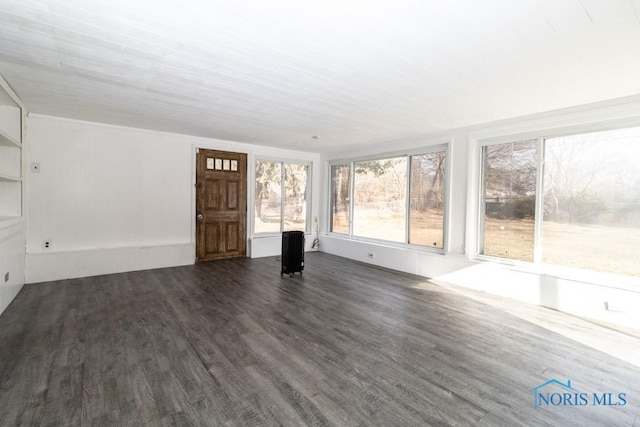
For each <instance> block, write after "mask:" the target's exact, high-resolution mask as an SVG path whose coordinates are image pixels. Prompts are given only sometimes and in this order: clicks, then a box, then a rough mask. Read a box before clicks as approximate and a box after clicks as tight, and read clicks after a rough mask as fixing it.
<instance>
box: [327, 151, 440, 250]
mask: <svg viewBox="0 0 640 427" xmlns="http://www.w3.org/2000/svg"><path fill="white" fill-rule="evenodd" d="M445 157H446V156H445V151H444V150H443V149H442V146H440V147H439V148H438V149H435V150H434V151H432V152H427V153H423V154H422V153H421V154H417V155H403V156H394V157H388V158H383V159H375V160H357V161H353V162H349V163H340V164H335V165H332V166H331V203H330V205H331V221H330V226H331V231H332V232H333V233H340V234H346V235H349V236H356V237H364V238H370V239H376V240H384V241H388V242H397V243H407V244H412V245H420V246H429V247H434V248H438V249H442V248H443V247H444V244H443V241H444V215H443V212H444V191H445V190H444V189H445V180H444V177H445V174H444V168H445Z"/></svg>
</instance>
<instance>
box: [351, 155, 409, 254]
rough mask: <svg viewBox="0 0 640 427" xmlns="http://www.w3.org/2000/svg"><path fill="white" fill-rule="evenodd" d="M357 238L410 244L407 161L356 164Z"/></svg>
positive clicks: (399, 159) (393, 159)
mask: <svg viewBox="0 0 640 427" xmlns="http://www.w3.org/2000/svg"><path fill="white" fill-rule="evenodd" d="M354 167H355V177H354V178H355V181H354V193H355V194H354V206H353V235H355V236H362V237H371V238H374V239H381V240H388V241H392V242H406V240H405V239H406V236H405V233H406V216H407V211H406V192H407V158H406V157H399V158H392V159H384V160H372V161H364V162H356V163H355V164H354Z"/></svg>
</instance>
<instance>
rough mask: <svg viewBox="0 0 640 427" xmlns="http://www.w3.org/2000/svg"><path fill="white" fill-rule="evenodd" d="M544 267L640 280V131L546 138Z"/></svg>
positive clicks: (630, 130)
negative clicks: (612, 274) (639, 253)
mask: <svg viewBox="0 0 640 427" xmlns="http://www.w3.org/2000/svg"><path fill="white" fill-rule="evenodd" d="M544 164H545V170H544V188H543V192H544V221H543V223H542V247H543V251H542V261H543V262H546V263H549V264H561V265H566V266H571V267H579V268H587V269H591V270H599V271H608V272H612V273H621V274H627V275H634V276H640V265H639V264H638V257H637V256H632V254H634V253H635V254H637V253H638V248H640V169H639V168H638V165H640V128H635V129H620V130H615V131H608V132H597V133H589V134H582V135H572V136H565V137H558V138H548V139H546V140H545V146H544Z"/></svg>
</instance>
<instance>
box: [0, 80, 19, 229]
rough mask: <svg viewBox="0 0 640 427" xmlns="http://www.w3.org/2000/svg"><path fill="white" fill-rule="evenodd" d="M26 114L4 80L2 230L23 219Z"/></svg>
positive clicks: (0, 108)
mask: <svg viewBox="0 0 640 427" xmlns="http://www.w3.org/2000/svg"><path fill="white" fill-rule="evenodd" d="M23 113H24V108H23V105H22V102H21V101H20V99H19V98H18V97H17V96H16V94H15V92H13V90H12V89H11V87H9V85H8V84H7V82H6V81H5V80H4V79H3V78H2V76H0V228H4V227H8V226H11V225H14V224H17V223H19V222H21V221H22V218H23V201H22V178H23V176H24V172H23V164H22V162H23V154H22V140H23V133H24V132H23V119H24V116H23Z"/></svg>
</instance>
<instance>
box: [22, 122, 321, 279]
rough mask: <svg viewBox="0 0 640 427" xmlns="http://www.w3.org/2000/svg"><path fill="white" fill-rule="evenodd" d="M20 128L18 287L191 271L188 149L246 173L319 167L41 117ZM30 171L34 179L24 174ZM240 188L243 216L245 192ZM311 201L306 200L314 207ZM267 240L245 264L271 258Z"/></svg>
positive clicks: (273, 251) (260, 150) (243, 147)
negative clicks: (23, 226)
mask: <svg viewBox="0 0 640 427" xmlns="http://www.w3.org/2000/svg"><path fill="white" fill-rule="evenodd" d="M27 124H28V131H27V144H26V157H27V165H28V169H29V170H28V171H27V172H26V180H25V181H26V182H25V185H26V202H27V246H26V252H27V253H26V281H27V283H33V282H42V281H49V280H57V279H65V278H72V277H83V276H92V275H98V274H109V273H115V272H122V271H132V270H141V269H149V268H158V267H169V266H176V265H186V264H191V263H193V262H194V260H195V220H194V218H195V212H194V210H195V190H194V183H195V150H196V148H197V147H200V148H212V149H219V150H228V151H237V152H245V153H247V154H248V157H249V165H252V164H253V162H252V159H253V158H254V157H255V156H256V155H267V156H270V157H282V158H300V159H303V160H309V161H313V162H315V164H316V165H315V166H317V163H318V160H319V156H317V155H310V154H308V153H298V152H293V151H287V150H276V149H269V148H265V147H260V146H257V145H251V144H242V143H236V142H230V141H221V140H213V139H207V138H198V137H191V136H186V135H177V134H169V133H162V132H154V131H149V130H142V129H132V128H125V127H119V126H111V125H103V124H97V123H89V122H82V121H76V120H69V119H62V118H57V117H50V116H42V115H31V116H30V117H29V118H28V122H27ZM33 163H39V165H40V168H39V169H40V170H39V172H37V173H36V172H33V171H32V170H31V165H32V164H33ZM315 166H314V168H313V169H314V170H319V168H318V167H315ZM251 173H252V171H250V175H251ZM248 181H249V182H252V178H250V179H249V180H248ZM315 185H316V187H317V188H319V185H320V183H319V180H318V182H317V183H316V184H315ZM248 188H249V189H250V190H249V192H250V197H249V212H251V211H252V210H253V203H252V200H253V197H252V192H253V186H252V185H249V186H248ZM317 188H314V190H317ZM317 191H319V190H317ZM318 197H319V196H318V194H316V191H314V200H315V206H318V202H317V200H318ZM315 212H316V213H314V214H317V211H315ZM249 217H251V215H249ZM248 228H249V230H250V229H251V224H248ZM276 240H277V241H278V242H279V239H277V238H271V239H268V238H266V239H260V240H259V241H260V242H261V243H262V244H260V245H258V244H254V245H253V246H254V248H251V247H250V251H251V253H252V254H253V255H252V256H268V255H277V254H279V252H280V247H279V246H278V245H275V244H274V242H275V241H276ZM45 241H48V242H50V247H49V248H48V249H47V248H45V247H44V242H45ZM252 242H253V241H252Z"/></svg>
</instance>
